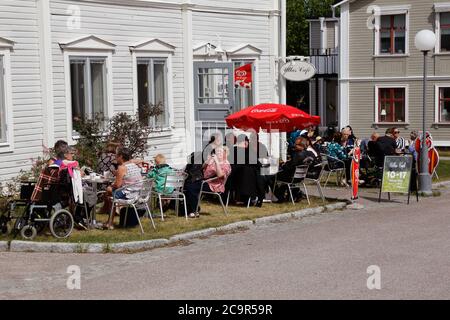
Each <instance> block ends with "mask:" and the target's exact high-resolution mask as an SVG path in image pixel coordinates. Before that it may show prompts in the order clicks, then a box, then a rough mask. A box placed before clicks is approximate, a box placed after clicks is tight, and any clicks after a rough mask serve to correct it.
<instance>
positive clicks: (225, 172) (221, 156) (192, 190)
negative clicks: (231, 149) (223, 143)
mask: <svg viewBox="0 0 450 320" xmlns="http://www.w3.org/2000/svg"><path fill="white" fill-rule="evenodd" d="M230 173H231V166H230V163H229V162H228V148H226V147H218V148H216V149H215V153H214V154H212V155H210V156H209V157H208V159H207V160H206V162H205V164H204V165H203V176H204V179H205V180H208V179H211V178H214V177H217V178H218V179H215V180H213V181H210V182H208V183H205V184H204V185H203V186H204V189H203V191H207V192H218V193H224V192H225V183H226V181H227V179H228V177H229V175H230ZM201 185H202V181H201V180H200V181H195V182H193V183H187V184H186V185H185V190H184V192H185V195H186V205H187V209H188V212H189V217H191V218H195V217H198V216H199V213H198V212H195V210H196V209H197V204H198V196H199V194H200V188H201Z"/></svg>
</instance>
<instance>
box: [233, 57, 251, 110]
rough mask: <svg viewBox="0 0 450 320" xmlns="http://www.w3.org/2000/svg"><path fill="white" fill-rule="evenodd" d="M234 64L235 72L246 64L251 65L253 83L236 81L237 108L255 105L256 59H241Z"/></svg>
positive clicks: (235, 99) (235, 96)
mask: <svg viewBox="0 0 450 320" xmlns="http://www.w3.org/2000/svg"><path fill="white" fill-rule="evenodd" d="M233 65H234V72H236V70H237V69H239V68H242V67H244V66H246V65H251V71H252V83H251V84H250V85H247V84H242V85H241V84H239V83H236V82H235V85H234V105H235V110H236V111H238V110H242V109H245V108H247V107H250V106H252V105H254V91H253V90H254V89H253V88H254V81H255V79H254V76H255V74H254V61H253V60H240V61H233Z"/></svg>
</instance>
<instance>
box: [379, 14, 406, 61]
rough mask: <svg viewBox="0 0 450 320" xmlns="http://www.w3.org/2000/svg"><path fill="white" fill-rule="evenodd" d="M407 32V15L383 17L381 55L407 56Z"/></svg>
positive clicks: (381, 24)
mask: <svg viewBox="0 0 450 320" xmlns="http://www.w3.org/2000/svg"><path fill="white" fill-rule="evenodd" d="M406 32H407V30H406V14H396V15H383V16H381V23H380V54H405V53H406Z"/></svg>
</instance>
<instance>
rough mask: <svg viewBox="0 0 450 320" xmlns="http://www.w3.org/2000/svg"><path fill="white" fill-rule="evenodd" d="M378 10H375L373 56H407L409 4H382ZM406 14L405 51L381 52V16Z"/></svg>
mask: <svg viewBox="0 0 450 320" xmlns="http://www.w3.org/2000/svg"><path fill="white" fill-rule="evenodd" d="M378 9H379V11H378V12H375V29H374V30H375V37H374V38H375V44H374V56H375V57H406V56H409V54H410V52H409V49H410V48H409V31H410V23H409V15H410V10H411V5H400V6H383V7H379V8H378ZM402 14H404V15H406V18H405V24H406V25H405V26H406V32H405V53H394V54H385V53H381V52H380V49H381V44H380V43H381V32H380V28H381V16H390V15H402Z"/></svg>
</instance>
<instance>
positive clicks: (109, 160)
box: [97, 142, 119, 175]
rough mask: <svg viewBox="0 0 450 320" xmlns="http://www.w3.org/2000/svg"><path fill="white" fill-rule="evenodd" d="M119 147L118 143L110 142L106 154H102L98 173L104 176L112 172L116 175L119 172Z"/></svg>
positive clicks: (98, 163) (98, 164)
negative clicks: (117, 154) (117, 153)
mask: <svg viewBox="0 0 450 320" xmlns="http://www.w3.org/2000/svg"><path fill="white" fill-rule="evenodd" d="M118 147H119V144H118V143H114V142H109V143H108V145H107V146H106V150H105V152H103V153H102V154H100V156H99V159H98V162H97V173H98V174H104V173H105V172H111V173H112V174H113V175H115V173H116V170H117V162H116V149H117V148H118Z"/></svg>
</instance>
